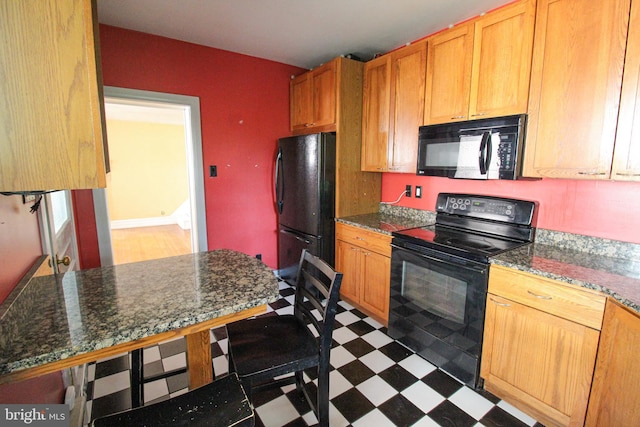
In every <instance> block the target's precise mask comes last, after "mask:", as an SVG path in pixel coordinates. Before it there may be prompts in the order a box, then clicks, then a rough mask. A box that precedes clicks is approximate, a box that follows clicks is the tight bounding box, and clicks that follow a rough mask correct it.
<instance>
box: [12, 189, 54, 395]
mask: <svg viewBox="0 0 640 427" xmlns="http://www.w3.org/2000/svg"><path fill="white" fill-rule="evenodd" d="M31 205H32V203H29V204H26V205H25V204H23V203H22V197H21V196H0V302H2V301H4V300H5V299H6V298H7V296H8V295H9V293H11V291H12V290H13V288H15V286H16V285H17V284H18V282H19V281H20V279H21V278H22V276H24V275H25V274H26V272H27V271H28V270H29V269H30V268H31V266H32V265H33V263H34V262H35V261H36V260H37V259H38V258H39V257H40V256H41V255H42V247H41V245H40V227H39V225H38V217H37V215H35V214H32V213H30V212H29V209H30V208H31ZM63 396H64V389H63V386H62V378H61V376H60V374H59V373H54V374H50V375H45V376H42V377H38V378H34V379H32V380H28V381H22V382H20V383H17V384H4V385H0V403H60V402H62V398H63Z"/></svg>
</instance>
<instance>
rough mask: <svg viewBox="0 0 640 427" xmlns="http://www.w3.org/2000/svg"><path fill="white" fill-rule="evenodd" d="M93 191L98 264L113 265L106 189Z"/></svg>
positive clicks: (103, 265)
mask: <svg viewBox="0 0 640 427" xmlns="http://www.w3.org/2000/svg"><path fill="white" fill-rule="evenodd" d="M92 193H93V211H94V212H95V216H96V231H97V233H98V248H99V250H100V265H101V266H102V267H107V266H110V265H113V247H112V246H111V230H110V229H109V209H107V189H106V188H96V189H94V190H93V191H92Z"/></svg>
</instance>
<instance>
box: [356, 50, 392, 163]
mask: <svg viewBox="0 0 640 427" xmlns="http://www.w3.org/2000/svg"><path fill="white" fill-rule="evenodd" d="M390 85H391V56H390V55H385V56H381V57H379V58H375V59H372V60H371V61H369V62H367V63H366V64H364V83H363V89H362V165H361V167H362V170H363V171H371V172H385V171H386V170H387V168H388V156H387V148H388V146H389V107H390V105H389V97H390V96H391V86H390Z"/></svg>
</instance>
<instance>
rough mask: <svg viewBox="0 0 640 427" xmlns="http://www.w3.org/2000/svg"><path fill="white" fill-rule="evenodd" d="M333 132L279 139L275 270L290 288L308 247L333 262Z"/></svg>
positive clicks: (276, 176) (334, 170)
mask: <svg viewBox="0 0 640 427" xmlns="http://www.w3.org/2000/svg"><path fill="white" fill-rule="evenodd" d="M335 172H336V134H335V133H317V134H312V135H301V136H292V137H287V138H281V139H279V140H278V153H277V156H276V160H275V179H274V182H275V203H276V209H277V211H278V223H279V224H278V229H279V230H278V271H277V274H278V275H279V276H280V277H281V278H282V279H283V280H286V281H287V282H288V283H291V284H294V283H295V279H296V273H297V269H298V262H299V261H300V254H301V253H302V250H303V249H307V250H308V251H309V252H311V253H312V254H313V255H317V256H319V257H320V258H322V259H324V260H325V261H326V262H328V263H329V264H331V265H333V264H334V252H335V248H334V235H335V222H334V217H335V176H336V173H335Z"/></svg>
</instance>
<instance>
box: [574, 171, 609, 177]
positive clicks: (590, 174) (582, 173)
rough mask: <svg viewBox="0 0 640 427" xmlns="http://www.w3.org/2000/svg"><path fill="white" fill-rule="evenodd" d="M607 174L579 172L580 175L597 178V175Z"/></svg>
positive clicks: (604, 173) (603, 173)
mask: <svg viewBox="0 0 640 427" xmlns="http://www.w3.org/2000/svg"><path fill="white" fill-rule="evenodd" d="M606 174H607V173H606V172H578V175H589V176H596V175H606Z"/></svg>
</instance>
